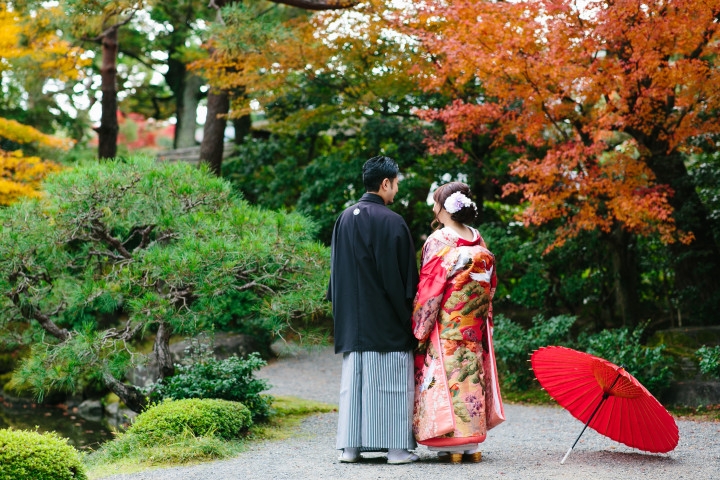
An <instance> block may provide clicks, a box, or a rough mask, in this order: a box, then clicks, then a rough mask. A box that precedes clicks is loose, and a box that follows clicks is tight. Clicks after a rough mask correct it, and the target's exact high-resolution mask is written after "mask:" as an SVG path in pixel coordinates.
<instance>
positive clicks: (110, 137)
mask: <svg viewBox="0 0 720 480" xmlns="http://www.w3.org/2000/svg"><path fill="white" fill-rule="evenodd" d="M117 55H118V29H117V28H111V29H110V30H109V31H108V33H107V34H105V35H104V36H103V38H102V66H101V67H100V78H101V87H100V89H101V91H102V102H101V104H102V116H101V118H100V127H99V128H98V129H97V132H98V157H100V158H101V159H108V158H115V157H116V156H117V137H118V130H119V127H118V119H117Z"/></svg>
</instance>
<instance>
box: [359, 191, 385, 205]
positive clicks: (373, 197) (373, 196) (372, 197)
mask: <svg viewBox="0 0 720 480" xmlns="http://www.w3.org/2000/svg"><path fill="white" fill-rule="evenodd" d="M360 201H361V202H370V203H379V204H380V205H385V200H383V198H382V197H381V196H380V195H378V194H377V193H370V192H367V193H366V194H365V195H363V196H362V197H360Z"/></svg>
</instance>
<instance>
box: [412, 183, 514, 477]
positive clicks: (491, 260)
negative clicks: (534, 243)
mask: <svg viewBox="0 0 720 480" xmlns="http://www.w3.org/2000/svg"><path fill="white" fill-rule="evenodd" d="M433 199H434V200H435V206H434V208H433V211H434V212H435V221H434V222H433V223H438V222H439V223H441V224H442V225H443V228H441V229H437V230H435V231H434V232H433V233H432V234H431V235H430V237H429V238H428V239H427V241H426V242H425V245H424V246H423V251H422V262H421V271H420V284H419V286H418V293H417V296H416V297H415V303H414V309H413V333H414V334H415V337H416V338H417V339H418V340H420V346H419V347H418V350H417V352H416V357H415V407H414V415H413V431H414V433H415V438H416V439H417V441H418V443H420V444H423V445H426V446H428V447H429V448H430V449H431V450H436V451H438V458H439V459H440V460H441V461H451V462H453V463H457V462H460V461H462V460H464V461H470V462H479V461H480V452H479V447H478V444H479V443H481V442H482V441H484V440H485V436H486V434H487V428H488V425H487V414H488V409H487V408H486V407H487V406H486V403H487V401H488V400H490V402H491V403H492V405H491V406H490V407H491V409H492V408H495V406H497V405H498V403H497V402H496V401H494V399H492V396H490V397H488V396H487V395H486V377H487V376H488V374H489V372H488V374H486V372H485V371H484V370H485V369H484V368H483V361H484V360H487V358H486V357H487V354H488V353H489V352H488V351H489V348H492V347H488V339H487V329H488V328H489V326H491V325H492V305H491V300H492V297H493V294H494V293H495V286H496V284H497V280H496V277H495V257H494V255H493V254H492V253H490V251H489V250H488V249H487V248H486V245H485V241H484V240H483V239H482V237H481V236H480V233H478V231H477V230H475V229H474V228H472V227H468V226H467V224H468V223H471V222H472V221H474V220H475V218H476V217H477V208H476V206H475V204H474V203H473V202H472V200H471V199H470V189H469V188H468V186H467V185H465V184H464V183H461V182H452V183H447V184H445V185H442V186H440V187H439V188H438V189H437V190H436V191H435V193H434V195H433ZM484 357H485V358H484ZM493 359H494V357H493ZM492 366H493V367H494V365H492ZM497 400H499V398H498V399H497ZM500 410H502V406H501V405H500ZM492 426H494V425H492Z"/></svg>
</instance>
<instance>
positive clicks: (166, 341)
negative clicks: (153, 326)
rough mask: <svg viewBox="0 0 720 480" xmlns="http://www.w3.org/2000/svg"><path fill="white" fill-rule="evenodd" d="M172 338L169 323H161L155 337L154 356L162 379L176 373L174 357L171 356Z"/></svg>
mask: <svg viewBox="0 0 720 480" xmlns="http://www.w3.org/2000/svg"><path fill="white" fill-rule="evenodd" d="M171 336H172V328H171V327H170V326H169V325H168V324H167V323H165V322H160V324H159V325H158V331H157V335H156V336H155V345H154V346H153V354H154V355H155V358H156V359H157V362H158V371H159V374H160V378H167V377H171V376H172V375H173V374H174V373H175V365H173V361H172V355H171V354H170V337H171Z"/></svg>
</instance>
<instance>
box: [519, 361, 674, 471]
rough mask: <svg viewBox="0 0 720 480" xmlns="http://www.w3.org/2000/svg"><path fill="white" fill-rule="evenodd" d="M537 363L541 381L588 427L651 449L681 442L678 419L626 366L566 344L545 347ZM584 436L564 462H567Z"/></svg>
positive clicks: (659, 449)
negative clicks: (676, 421) (619, 365)
mask: <svg viewBox="0 0 720 480" xmlns="http://www.w3.org/2000/svg"><path fill="white" fill-rule="evenodd" d="M531 361H532V368H533V371H534V372H535V376H536V377H537V379H538V380H539V381H540V385H542V387H543V388H544V389H545V390H546V391H547V392H548V393H549V394H550V396H551V397H553V398H554V399H555V400H557V402H558V403H559V404H560V405H562V406H563V407H565V408H566V409H567V410H568V411H569V412H570V413H571V414H572V415H573V416H574V417H575V418H577V419H578V420H580V421H581V422H584V423H585V428H587V427H588V425H589V426H590V427H591V428H592V429H593V430H595V431H596V432H598V433H600V434H602V435H605V436H608V437H610V438H612V439H613V440H615V441H618V442H621V443H624V444H625V445H627V446H629V447H633V448H637V449H640V450H645V451H648V452H656V453H665V452H669V451H670V450H672V449H673V448H675V447H676V446H677V444H678V438H679V436H678V427H677V425H676V424H675V420H674V419H673V418H672V416H671V415H670V414H669V413H668V412H667V410H665V408H663V406H662V405H660V402H658V401H657V400H656V399H655V397H653V396H652V394H651V393H650V392H648V391H647V389H646V388H645V387H643V386H642V384H640V382H638V381H637V380H636V379H635V377H633V376H632V375H630V374H629V373H628V372H627V371H625V369H624V368H623V367H618V366H616V365H614V364H612V363H610V362H608V361H607V360H603V359H602V358H599V357H596V356H594V355H590V354H588V353H583V352H578V351H577V350H573V349H571V348H565V347H543V348H540V349H538V350H536V351H535V352H534V353H533V354H532V359H531ZM601 407H602V408H601ZM585 428H583V429H582V432H580V436H582V434H583V432H585ZM580 436H578V438H577V440H575V443H574V444H573V446H572V447H570V450H568V452H567V454H565V457H564V458H563V459H562V461H561V462H560V463H565V459H567V457H568V455H570V452H571V451H572V449H573V448H574V447H575V445H576V444H577V442H578V440H580Z"/></svg>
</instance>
